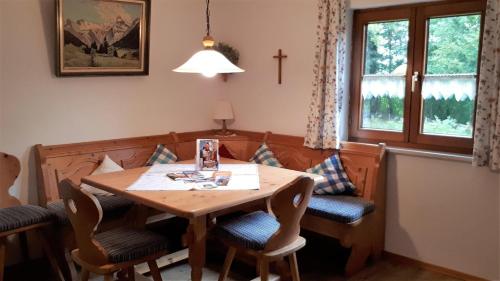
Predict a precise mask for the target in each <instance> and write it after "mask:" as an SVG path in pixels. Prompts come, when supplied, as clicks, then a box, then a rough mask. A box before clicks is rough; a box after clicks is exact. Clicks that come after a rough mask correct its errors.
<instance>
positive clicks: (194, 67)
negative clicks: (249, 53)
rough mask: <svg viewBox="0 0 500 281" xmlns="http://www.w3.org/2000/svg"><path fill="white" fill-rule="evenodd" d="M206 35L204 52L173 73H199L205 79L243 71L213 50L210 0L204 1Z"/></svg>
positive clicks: (195, 55) (197, 54)
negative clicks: (205, 5)
mask: <svg viewBox="0 0 500 281" xmlns="http://www.w3.org/2000/svg"><path fill="white" fill-rule="evenodd" d="M206 4H207V8H206V17H207V34H206V36H205V37H204V38H203V47H205V49H204V50H202V51H199V52H197V53H196V54H194V55H193V56H192V57H191V58H190V59H189V60H188V61H187V62H185V63H184V64H183V65H181V66H179V67H178V68H176V69H174V70H173V71H174V72H181V73H200V74H203V75H204V76H206V77H214V76H215V75H217V74H218V73H239V72H245V70H243V69H241V68H239V67H237V66H236V65H234V64H233V63H231V62H230V61H229V60H228V59H227V58H226V57H225V56H224V55H223V54H221V53H219V52H218V51H216V50H214V48H213V47H214V44H215V42H214V39H213V38H212V36H210V0H206Z"/></svg>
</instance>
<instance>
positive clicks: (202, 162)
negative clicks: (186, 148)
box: [196, 139, 220, 171]
mask: <svg viewBox="0 0 500 281" xmlns="http://www.w3.org/2000/svg"><path fill="white" fill-rule="evenodd" d="M219 163H220V156H219V140H218V139H197V140H196V170H198V171H217V170H218V169H219Z"/></svg>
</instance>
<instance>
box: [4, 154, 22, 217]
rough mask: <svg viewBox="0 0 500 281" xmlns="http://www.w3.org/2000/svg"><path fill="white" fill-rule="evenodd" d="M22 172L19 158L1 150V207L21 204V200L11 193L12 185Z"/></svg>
mask: <svg viewBox="0 0 500 281" xmlns="http://www.w3.org/2000/svg"><path fill="white" fill-rule="evenodd" d="M19 172H21V164H20V163H19V159H17V158H16V157H15V156H13V155H9V154H7V153H3V152H0V208H7V207H12V206H16V205H20V204H21V203H20V202H19V200H18V199H17V198H15V197H13V196H11V195H10V194H9V189H10V187H11V186H12V185H13V184H14V181H15V180H16V179H17V177H18V176H19Z"/></svg>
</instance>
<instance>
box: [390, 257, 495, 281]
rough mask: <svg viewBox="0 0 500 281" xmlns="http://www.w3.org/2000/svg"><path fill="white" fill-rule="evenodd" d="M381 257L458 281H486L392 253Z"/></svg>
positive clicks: (486, 280) (485, 280)
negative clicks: (457, 280)
mask: <svg viewBox="0 0 500 281" xmlns="http://www.w3.org/2000/svg"><path fill="white" fill-rule="evenodd" d="M383 257H384V258H386V259H387V260H390V261H393V262H396V263H400V264H408V265H411V266H415V267H419V268H422V269H425V270H428V271H432V272H436V273H440V274H443V275H447V276H450V277H454V278H458V279H462V280H467V281H488V279H484V278H480V277H477V276H473V275H470V274H467V273H463V272H460V271H456V270H453V269H449V268H446V267H442V266H438V265H434V264H430V263H426V262H423V261H419V260H415V259H412V258H409V257H405V256H401V255H398V254H394V253H391V252H387V251H384V252H383Z"/></svg>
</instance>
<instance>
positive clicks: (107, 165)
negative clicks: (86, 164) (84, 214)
mask: <svg viewBox="0 0 500 281" xmlns="http://www.w3.org/2000/svg"><path fill="white" fill-rule="evenodd" d="M119 171H123V168H122V167H121V166H120V165H118V164H116V163H115V162H114V161H113V160H111V158H109V156H108V155H105V156H104V160H102V163H101V165H99V167H97V168H96V169H95V170H94V171H93V172H92V174H91V175H100V174H106V173H112V172H119ZM80 187H81V188H82V189H83V190H85V191H87V192H90V193H92V194H94V195H101V196H111V195H114V194H113V193H109V192H107V191H104V190H102V189H98V188H95V187H93V186H90V185H88V184H85V183H82V184H81V185H80Z"/></svg>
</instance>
